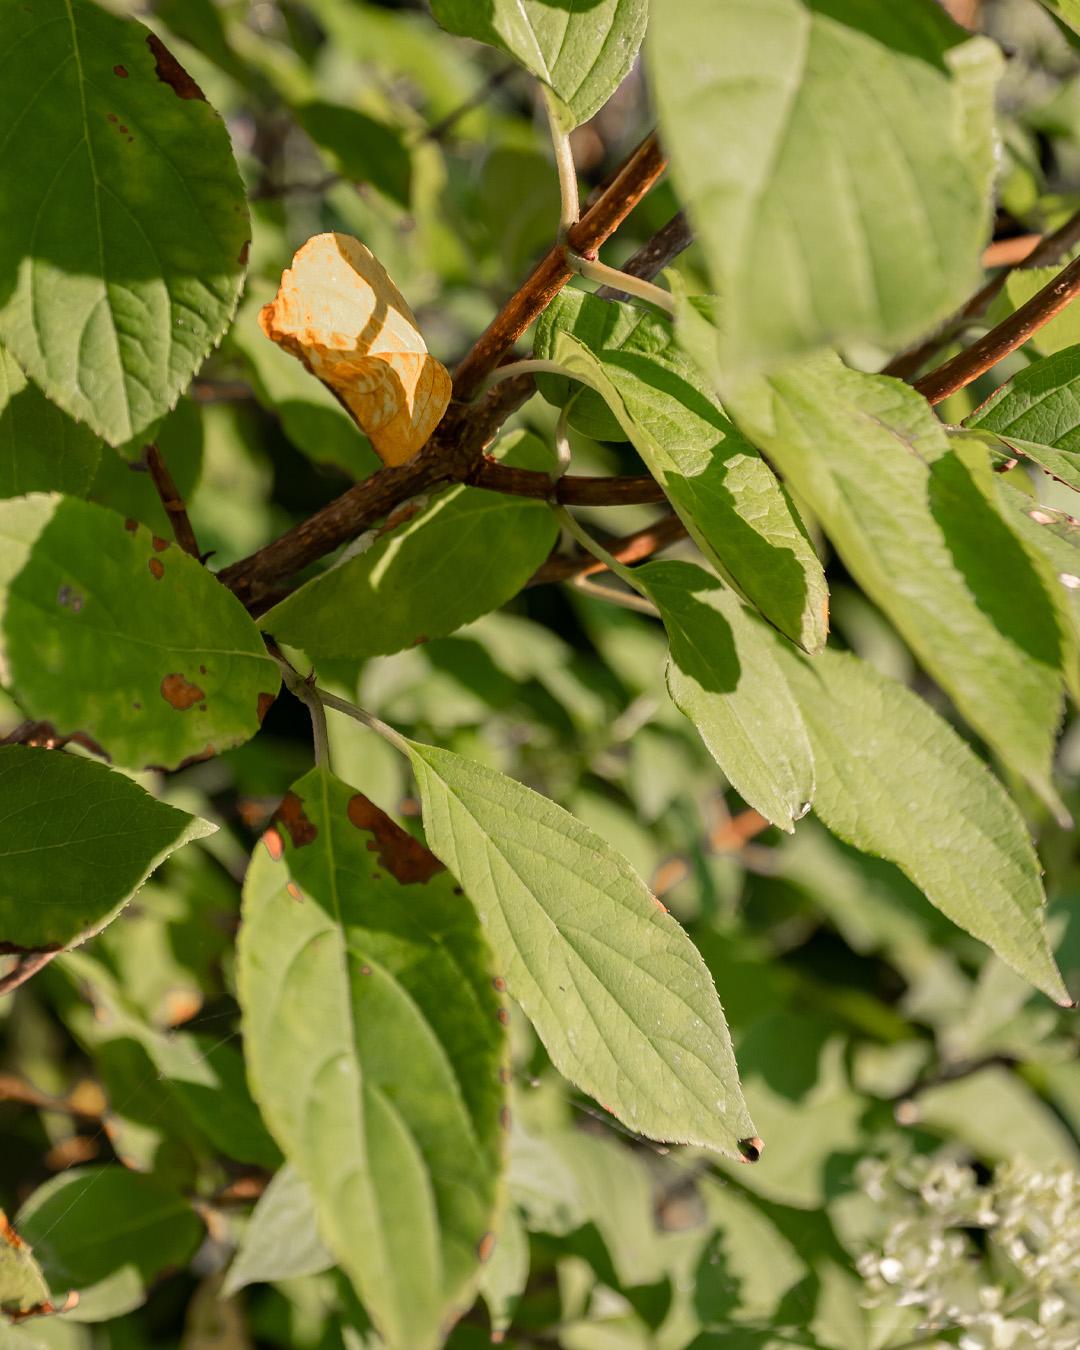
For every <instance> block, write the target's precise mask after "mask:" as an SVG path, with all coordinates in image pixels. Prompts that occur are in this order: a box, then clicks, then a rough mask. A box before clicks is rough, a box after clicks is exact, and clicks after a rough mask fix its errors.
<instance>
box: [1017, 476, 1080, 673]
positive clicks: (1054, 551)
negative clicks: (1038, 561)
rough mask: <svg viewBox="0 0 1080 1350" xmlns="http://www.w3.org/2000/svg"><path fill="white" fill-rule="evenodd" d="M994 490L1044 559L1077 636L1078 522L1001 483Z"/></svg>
mask: <svg viewBox="0 0 1080 1350" xmlns="http://www.w3.org/2000/svg"><path fill="white" fill-rule="evenodd" d="M997 487H998V492H999V494H1000V499H1001V502H1002V506H1003V509H1004V510H1005V512H1006V513H1007V515H1008V516H1009V518H1010V519H1011V520H1012V521H1013V522H1014V524H1015V527H1016V528H1017V530H1018V531H1019V533H1020V534H1021V535H1022V536H1023V537H1024V539H1025V540H1026V541H1027V543H1028V545H1029V546H1030V547H1031V548H1033V549H1037V550H1038V551H1039V552H1040V553H1041V554H1042V556H1043V557H1044V558H1045V559H1046V562H1047V564H1048V565H1049V567H1050V568H1051V570H1052V572H1053V574H1054V577H1055V580H1056V581H1057V583H1058V585H1059V586H1060V587H1061V589H1062V590H1063V591H1064V595H1065V600H1066V603H1067V605H1068V609H1069V613H1070V614H1071V616H1072V624H1073V631H1074V633H1075V634H1077V635H1080V521H1077V520H1075V519H1074V518H1073V517H1072V516H1070V515H1067V514H1066V512H1064V511H1056V510H1054V508H1053V507H1050V506H1041V505H1040V504H1039V503H1038V502H1034V501H1032V499H1031V498H1030V497H1029V496H1028V495H1027V493H1025V492H1020V491H1019V490H1018V489H1017V488H1014V487H1013V486H1012V484H1011V483H1008V482H1006V481H1004V480H1001V481H999V482H998V484H997ZM1074 683H1075V681H1074Z"/></svg>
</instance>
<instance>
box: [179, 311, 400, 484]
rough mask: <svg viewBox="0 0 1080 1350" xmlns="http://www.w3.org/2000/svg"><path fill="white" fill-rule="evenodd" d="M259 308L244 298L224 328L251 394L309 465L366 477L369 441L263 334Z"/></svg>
mask: <svg viewBox="0 0 1080 1350" xmlns="http://www.w3.org/2000/svg"><path fill="white" fill-rule="evenodd" d="M259 309H260V302H259V301H258V300H257V299H253V298H249V299H246V300H245V301H244V303H243V304H242V305H241V306H240V310H239V312H238V314H237V316H236V322H235V323H234V324H233V326H232V328H231V329H230V330H229V345H230V348H236V349H238V350H239V352H240V355H241V356H242V357H243V359H244V360H245V362H246V363H247V365H248V375H249V378H250V380H251V385H252V388H253V390H254V393H255V397H256V398H257V399H258V400H259V403H260V404H261V405H262V406H263V407H264V408H265V409H266V410H267V412H269V413H272V414H273V415H274V416H275V417H279V418H280V419H281V426H282V429H283V430H284V432H285V435H286V436H288V438H289V440H290V441H292V443H293V445H295V446H296V448H297V449H298V450H299V451H301V452H302V453H303V454H305V455H307V457H308V459H310V460H311V461H312V462H313V463H315V464H333V465H335V466H336V467H337V468H339V469H344V471H345V472H346V473H347V474H350V475H351V476H352V477H353V478H355V479H357V480H359V479H361V478H366V477H367V476H368V474H370V473H372V472H373V471H374V470H375V469H378V468H380V467H381V466H382V461H381V460H380V459H379V457H378V455H377V454H376V453H375V451H374V450H373V449H372V448H371V442H370V441H369V440H368V438H367V437H366V436H365V435H364V433H363V432H362V431H361V430H360V428H359V427H358V426H357V425H356V423H355V422H354V421H353V419H352V418H351V417H350V416H349V414H348V413H347V412H346V411H345V409H344V408H343V407H342V405H341V404H340V403H339V402H338V401H337V399H336V398H335V397H334V395H333V394H332V393H331V392H330V390H329V389H328V388H327V387H326V385H325V384H323V383H322V381H321V380H315V379H312V377H311V373H310V371H308V370H307V369H306V368H305V367H304V366H303V365H302V364H301V363H300V362H299V361H297V359H296V358H295V357H294V356H290V355H289V353H288V352H286V351H284V350H283V349H282V348H281V347H279V346H277V344H276V343H274V342H271V341H270V340H269V339H268V338H267V336H266V334H265V333H264V332H263V331H262V329H261V328H260V327H259V324H258V318H257V316H258V313H259ZM170 462H171V461H170Z"/></svg>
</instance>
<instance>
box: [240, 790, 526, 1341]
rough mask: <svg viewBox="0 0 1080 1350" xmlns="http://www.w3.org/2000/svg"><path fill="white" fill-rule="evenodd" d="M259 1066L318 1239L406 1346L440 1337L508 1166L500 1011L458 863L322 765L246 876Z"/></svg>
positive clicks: (481, 1252)
mask: <svg viewBox="0 0 1080 1350" xmlns="http://www.w3.org/2000/svg"><path fill="white" fill-rule="evenodd" d="M239 963H240V964H239V990H240V1000H241V1006H242V1008H243V1018H244V1021H243V1025H244V1039H245V1048H246V1053H247V1060H248V1072H249V1075H250V1078H251V1082H252V1086H253V1089H254V1092H255V1096H256V1099H257V1100H258V1101H259V1102H260V1104H261V1106H262V1110H263V1113H264V1115H265V1117H266V1119H267V1123H268V1124H269V1126H270V1128H271V1131H272V1132H273V1133H274V1135H275V1137H276V1138H277V1140H278V1142H279V1143H280V1144H281V1146H282V1149H283V1151H284V1152H285V1154H286V1157H287V1158H288V1159H289V1161H290V1162H291V1163H292V1164H293V1166H294V1167H295V1168H296V1169H297V1171H298V1172H299V1173H300V1175H301V1176H302V1177H303V1178H304V1179H305V1181H306V1182H307V1183H308V1185H309V1186H310V1188H311V1192H312V1195H313V1197H314V1202H315V1207H316V1211H317V1214H318V1223H319V1229H320V1232H321V1235H322V1237H323V1239H324V1240H325V1241H326V1243H327V1245H328V1246H329V1247H330V1249H331V1250H332V1251H333V1253H334V1255H335V1256H336V1257H337V1259H338V1260H339V1262H340V1263H341V1265H342V1267H343V1269H344V1270H345V1271H346V1272H347V1273H348V1275H349V1277H350V1279H351V1280H352V1281H353V1283H354V1284H355V1286H356V1289H357V1293H358V1294H359V1296H360V1298H361V1299H362V1301H363V1303H364V1305H365V1307H366V1308H367V1310H368V1312H369V1313H370V1314H371V1316H372V1318H373V1320H374V1321H375V1323H376V1324H377V1325H378V1326H379V1328H380V1330H381V1333H382V1335H383V1337H384V1339H385V1340H386V1341H387V1343H388V1344H389V1345H390V1346H392V1347H394V1348H395V1350H425V1348H426V1347H429V1346H431V1347H434V1346H436V1345H438V1344H441V1331H442V1330H443V1329H444V1328H445V1326H446V1325H447V1324H448V1322H450V1321H453V1319H454V1317H456V1316H457V1315H459V1314H460V1313H461V1312H462V1311H464V1309H465V1308H466V1307H467V1306H468V1304H469V1302H470V1301H471V1297H472V1294H473V1292H474V1291H475V1289H476V1285H477V1281H478V1278H479V1268H480V1263H481V1260H482V1259H483V1257H484V1256H486V1255H487V1254H488V1252H489V1249H490V1244H491V1239H490V1237H489V1236H488V1234H489V1231H490V1228H491V1226H492V1221H493V1214H494V1210H495V1203H496V1193H497V1184H498V1177H499V1172H500V1166H501V1154H502V1149H503V1144H502V1138H501V1134H502V1124H504V1123H505V1118H504V1116H503V1110H504V1107H503V1101H504V1095H505V1089H504V1088H503V1086H502V1083H501V1076H502V1075H501V1069H502V1059H503V1053H504V1031H503V1019H504V1018H505V1016H506V1014H505V1012H502V1011H501V1010H500V1007H499V999H498V997H497V992H496V987H495V986H496V985H500V986H501V982H499V981H493V975H492V971H491V965H490V956H489V953H488V950H487V945H486V943H485V941H484V936H483V934H482V932H481V930H480V927H479V924H478V923H477V920H476V916H475V914H474V913H473V911H472V909H471V907H470V906H469V904H468V903H467V902H466V901H465V900H464V899H463V898H462V897H461V896H460V894H459V893H458V892H457V890H456V889H455V886H454V881H453V878H452V877H450V876H449V875H448V874H447V873H445V872H443V871H442V869H441V868H440V866H439V864H438V862H437V861H436V859H435V858H433V857H432V855H431V854H430V853H428V851H427V850H426V849H425V848H423V846H422V845H420V844H419V843H417V842H416V841H415V840H414V839H412V837H411V836H409V835H407V834H405V832H404V831H403V830H401V828H400V827H399V826H397V825H395V824H394V823H393V822H392V821H391V820H390V819H389V818H388V817H386V816H384V815H383V814H382V812H380V811H379V810H378V808H377V807H375V806H373V805H372V804H371V803H370V802H369V801H368V800H367V799H366V798H365V797H363V796H361V795H360V794H359V793H356V792H354V791H353V789H352V788H350V787H348V786H347V785H346V784H344V783H342V782H340V781H339V780H337V779H335V778H333V777H332V776H331V775H330V774H328V773H327V772H326V771H325V770H323V769H315V770H313V771H312V772H311V773H309V774H307V775H306V776H305V777H304V778H302V779H300V781H299V782H298V783H296V785H295V786H294V788H293V789H292V790H291V791H290V792H289V793H288V794H287V796H286V798H285V800H284V802H283V804H282V807H281V810H280V811H279V813H278V816H277V824H276V825H275V827H274V829H273V831H272V832H271V833H270V834H268V835H267V836H265V840H264V846H263V847H260V848H259V849H258V850H257V851H256V855H255V857H254V859H253V860H252V864H251V867H250V869H249V871H248V876H247V881H246V883H245V889H244V922H243V925H242V927H241V930H240V946H239Z"/></svg>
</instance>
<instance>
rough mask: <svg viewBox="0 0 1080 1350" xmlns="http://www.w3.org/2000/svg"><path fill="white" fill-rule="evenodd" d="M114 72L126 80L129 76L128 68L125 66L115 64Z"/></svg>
mask: <svg viewBox="0 0 1080 1350" xmlns="http://www.w3.org/2000/svg"><path fill="white" fill-rule="evenodd" d="M112 73H113V74H114V75H119V76H120V78H121V79H122V80H126V79H127V77H128V73H127V70H126V69H125V68H124V67H123V66H113V68H112Z"/></svg>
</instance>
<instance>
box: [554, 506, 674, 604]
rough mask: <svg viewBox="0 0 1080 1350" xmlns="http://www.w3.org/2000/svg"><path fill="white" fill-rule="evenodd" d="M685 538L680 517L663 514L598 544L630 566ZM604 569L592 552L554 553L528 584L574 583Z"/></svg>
mask: <svg viewBox="0 0 1080 1350" xmlns="http://www.w3.org/2000/svg"><path fill="white" fill-rule="evenodd" d="M685 538H686V526H685V525H684V524H683V523H682V521H681V520H680V519H679V517H678V516H676V515H666V516H661V517H660V519H659V520H656V521H654V522H653V523H652V524H651V525H646V526H645V527H644V529H641V530H635V531H634V532H633V534H628V535H625V536H624V537H623V538H622V539H610V540H606V541H605V540H601V543H603V545H604V547H605V548H606V549H607V551H608V552H609V553H610V554H611V555H612V557H613V558H614V559H615V561H616V562H621V563H626V564H630V563H636V562H641V561H642V560H643V559H645V558H650V557H652V555H653V554H654V553H659V552H660V550H661V549H663V548H667V547H668V545H669V544H674V543H675V542H676V541H677V540H679V539H685ZM606 570H607V569H606V567H605V565H604V563H602V562H600V561H599V560H598V559H596V558H594V557H593V556H592V554H591V553H580V552H579V553H574V554H565V555H564V554H554V555H553V556H552V557H550V558H549V559H548V560H547V562H546V563H544V564H543V566H542V567H540V568H538V569H537V570H536V572H534V573H533V575H532V577H531V578H530V579H529V582H528V585H530V586H543V585H545V584H546V583H548V582H551V581H573V580H574V579H575V578H576V577H587V576H591V575H592V574H593V573H594V572H604V571H606Z"/></svg>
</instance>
